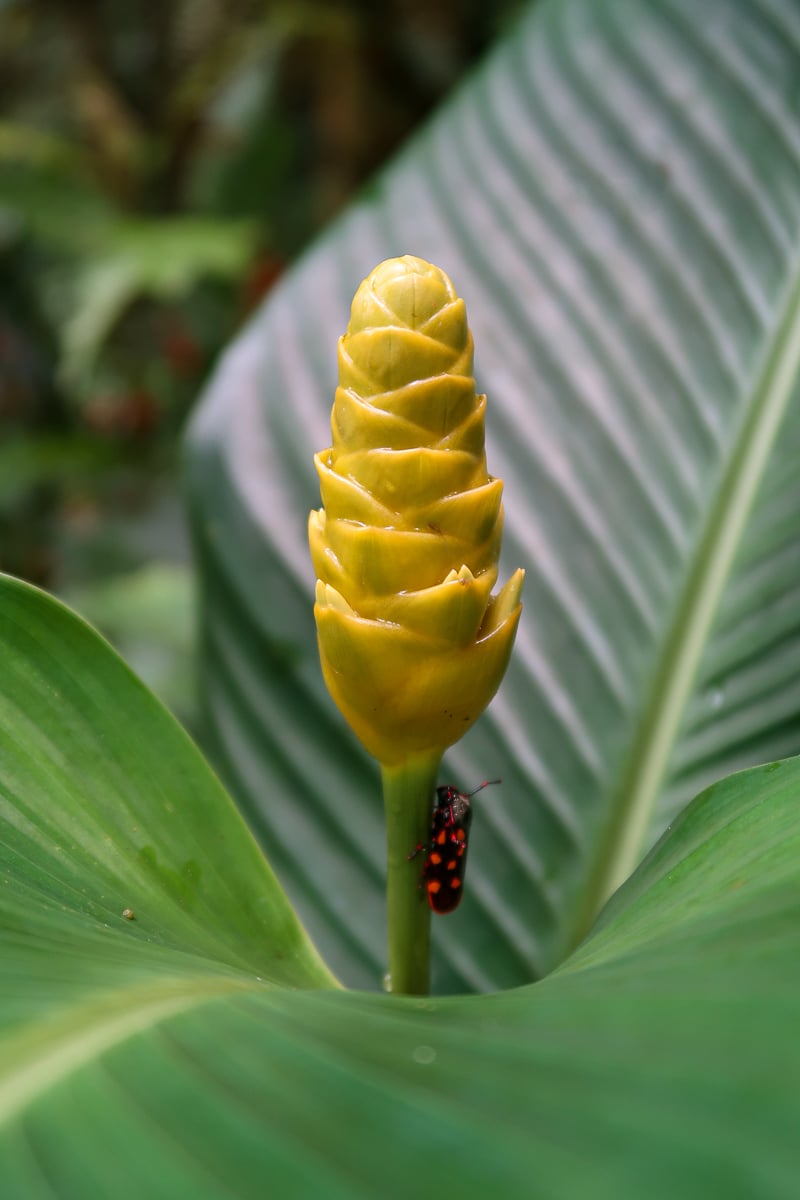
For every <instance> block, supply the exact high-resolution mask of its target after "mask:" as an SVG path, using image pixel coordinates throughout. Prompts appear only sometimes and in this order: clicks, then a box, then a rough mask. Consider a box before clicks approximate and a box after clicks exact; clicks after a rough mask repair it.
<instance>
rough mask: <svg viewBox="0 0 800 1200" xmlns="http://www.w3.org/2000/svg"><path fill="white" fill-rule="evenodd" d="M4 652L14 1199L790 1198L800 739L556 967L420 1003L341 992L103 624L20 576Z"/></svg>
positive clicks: (1, 922) (6, 1051) (736, 788)
mask: <svg viewBox="0 0 800 1200" xmlns="http://www.w3.org/2000/svg"><path fill="white" fill-rule="evenodd" d="M0 662H2V666H3V670H2V672H1V673H0V731H1V732H0V737H1V738H2V742H1V743H0V751H1V752H0V812H1V813H2V822H0V1162H1V1163H2V1176H3V1196H4V1197H7V1198H8V1200H45V1198H46V1200H52V1198H56V1200H77V1198H78V1197H80V1200H106V1197H108V1196H111V1195H113V1196H116V1197H120V1198H121V1200H127V1198H128V1197H141V1196H148V1197H150V1196H152V1197H158V1198H160V1197H178V1196H188V1195H191V1196H193V1197H198V1198H200V1200H227V1198H228V1197H231V1196H236V1197H240V1198H242V1200H246V1198H248V1197H253V1198H255V1197H262V1196H263V1195H264V1192H265V1189H268V1190H269V1191H270V1192H271V1193H272V1194H275V1195H278V1196H282V1197H293V1196H298V1197H299V1196H309V1195H324V1196H326V1197H334V1198H336V1200H340V1198H341V1200H354V1198H355V1200H358V1198H360V1197H364V1200H367V1198H370V1200H371V1198H372V1197H375V1196H386V1197H390V1198H393V1197H398V1198H399V1197H403V1196H407V1195H409V1194H414V1195H417V1196H424V1197H427V1196H430V1197H437V1196H441V1195H442V1194H445V1193H447V1194H452V1193H455V1194H457V1195H459V1196H461V1197H464V1198H465V1200H471V1198H472V1197H476V1198H477V1197H484V1196H485V1195H486V1194H487V1192H493V1193H502V1195H503V1196H504V1197H508V1198H509V1200H516V1198H517V1197H519V1198H520V1200H522V1198H523V1197H524V1198H525V1200H527V1198H528V1197H530V1196H531V1195H532V1194H534V1195H547V1196H549V1197H553V1200H562V1198H563V1200H572V1198H573V1197H575V1196H592V1197H609V1198H610V1197H615V1198H616V1200H620V1198H621V1200H639V1198H640V1197H641V1196H642V1195H647V1196H649V1197H652V1198H653V1200H662V1198H663V1200H667V1198H670V1200H671V1198H672V1197H674V1196H675V1195H681V1196H686V1197H695V1196H696V1197H701V1196H702V1197H703V1198H704V1200H716V1198H717V1197H719V1198H720V1200H722V1198H723V1197H724V1198H725V1200H730V1198H734V1200H737V1198H739V1197H742V1198H744V1197H749V1196H753V1195H758V1196H764V1197H770V1198H772V1197H775V1198H780V1197H787V1200H788V1197H791V1196H793V1195H794V1191H795V1189H796V1181H797V1172H798V1166H799V1165H800V1163H799V1162H798V1152H797V1141H796V1128H797V1123H798V1120H800V1101H799V1100H798V1097H800V1086H799V1085H800V1048H798V1040H797V1037H796V1014H797V995H798V990H799V989H800V886H798V885H799V884H800V867H798V863H800V809H799V808H798V804H797V798H798V795H799V794H800V760H797V759H795V760H790V761H785V762H780V763H775V764H772V765H770V766H767V767H763V768H758V769H755V770H753V771H750V772H745V773H742V774H738V775H735V776H733V777H731V778H730V779H728V780H726V781H724V782H722V783H719V784H717V785H715V786H714V787H712V788H711V789H710V790H709V791H708V792H706V793H705V794H704V795H702V796H700V797H699V798H698V799H697V801H695V802H694V803H693V804H692V805H690V807H689V808H688V809H687V810H686V812H685V813H683V814H682V815H681V817H680V818H678V820H677V821H676V822H675V824H674V826H673V828H672V829H670V831H669V832H668V833H667V834H666V835H665V837H664V838H663V839H662V841H661V842H660V843H659V844H658V845H657V846H656V848H655V849H654V851H653V852H652V853H651V855H650V856H649V857H648V858H647V860H646V861H645V862H644V864H643V865H642V866H641V867H640V869H639V870H638V871H637V872H636V873H635V875H634V876H633V877H632V879H631V880H630V881H629V883H628V884H627V885H626V886H625V887H624V888H623V889H622V890H621V891H620V892H619V893H618V895H617V896H616V897H615V899H614V900H613V901H612V903H611V904H610V905H609V907H608V908H607V910H606V912H605V913H604V914H603V916H602V918H601V920H600V922H599V924H598V927H597V929H596V930H595V932H594V933H593V934H592V936H591V937H590V938H589V939H588V940H587V941H586V942H585V943H584V945H583V946H582V947H581V948H580V949H579V950H578V951H577V952H576V953H575V954H574V955H573V956H572V957H571V958H570V959H568V960H567V961H566V962H565V963H564V964H563V965H562V967H561V968H560V969H559V970H558V971H556V972H555V973H553V974H552V975H551V976H550V977H548V979H546V980H544V981H543V982H541V983H539V984H536V985H533V986H529V987H525V988H520V989H515V990H512V991H509V992H507V993H504V994H497V995H492V996H471V997H457V998H450V999H431V1000H417V1001H414V1000H399V999H396V998H393V997H386V996H377V995H369V994H364V993H361V994H358V993H344V992H342V991H339V990H337V989H335V988H333V987H331V986H330V984H331V981H330V979H329V977H328V976H327V974H326V972H325V971H324V969H323V968H322V967H321V965H320V964H319V962H318V961H317V960H316V958H315V957H314V954H313V951H312V950H311V948H310V947H309V945H308V943H307V942H306V941H305V939H304V938H303V936H302V933H301V931H299V929H298V928H297V926H296V924H295V923H294V922H293V920H292V918H291V914H290V912H289V911H288V909H287V907H286V905H285V902H284V901H283V898H282V897H281V895H280V894H279V893H278V892H277V890H276V888H275V885H274V880H273V878H272V876H271V873H270V872H269V870H268V868H267V867H266V866H265V864H264V863H263V862H262V861H261V860H260V858H259V856H258V854H257V852H256V851H255V848H254V846H253V843H252V841H251V840H250V839H249V837H248V835H247V833H246V832H245V830H244V829H243V827H242V825H241V821H240V819H239V817H238V815H237V814H236V812H235V810H234V808H233V806H232V804H231V803H230V802H229V800H228V799H227V797H226V796H225V795H224V793H223V792H222V791H221V789H220V788H219V786H218V785H217V783H216V782H215V781H214V779H213V777H212V776H211V774H210V772H209V771H208V769H207V768H206V767H205V766H204V764H203V763H202V761H201V760H200V759H199V757H198V755H197V753H196V752H195V750H194V749H193V748H192V746H191V745H190V743H189V742H188V741H187V740H186V738H185V737H184V735H183V734H182V733H181V732H180V730H179V729H178V727H177V726H176V725H175V723H174V722H173V720H172V718H171V717H170V716H169V715H168V714H167V713H166V711H165V710H164V709H162V708H161V706H160V705H158V703H157V702H156V701H154V700H153V699H152V697H150V696H149V695H148V694H147V693H146V692H145V691H144V689H143V688H142V687H141V685H140V684H139V683H138V682H137V681H136V680H135V678H134V677H133V676H132V675H131V674H130V673H129V672H128V670H127V669H126V668H125V667H124V665H123V664H122V663H121V662H120V660H119V659H118V658H117V657H116V655H115V654H114V653H113V652H112V651H111V650H110V649H109V648H108V646H107V645H106V644H105V643H103V642H102V641H101V640H100V639H99V638H98V637H97V636H96V635H94V634H93V633H92V632H91V631H90V630H89V629H88V628H87V627H86V626H85V625H84V624H83V623H82V622H81V621H80V620H79V619H78V618H76V617H74V616H73V615H72V614H70V613H69V612H68V611H67V610H66V609H64V608H63V607H62V606H61V605H59V604H57V603H56V602H54V601H52V600H50V599H48V598H47V597H44V596H43V595H42V594H41V593H38V592H35V591H34V590H33V589H29V588H26V587H24V586H23V585H19V584H16V583H13V582H9V581H7V580H2V581H0ZM148 847H149V848H150V849H151V850H152V853H149V852H148ZM192 864H194V865H192ZM123 906H126V907H127V906H135V913H134V919H133V920H126V919H125V918H123V916H122V907H123Z"/></svg>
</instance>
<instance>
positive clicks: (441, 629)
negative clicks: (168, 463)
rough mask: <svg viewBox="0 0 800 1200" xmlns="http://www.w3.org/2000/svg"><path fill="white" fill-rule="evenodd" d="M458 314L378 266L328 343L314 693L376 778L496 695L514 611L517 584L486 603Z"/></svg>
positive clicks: (496, 507)
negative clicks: (344, 724)
mask: <svg viewBox="0 0 800 1200" xmlns="http://www.w3.org/2000/svg"><path fill="white" fill-rule="evenodd" d="M472 353H473V350H472V336H471V334H470V331H469V328H468V325H467V318H466V311H465V306H464V302H463V300H461V299H460V298H459V297H458V296H457V295H456V292H455V289H454V288H453V285H452V283H451V282H450V280H449V279H448V277H447V275H445V273H444V272H443V271H441V270H439V269H438V268H437V267H434V266H432V265H431V264H430V263H427V262H424V261H423V260H422V259H418V258H413V257H411V256H406V257H404V258H397V259H389V260H387V261H386V262H384V263H381V264H380V266H378V267H377V268H376V269H375V270H374V271H373V272H372V274H371V275H370V276H369V277H368V278H367V279H365V280H364V282H363V283H362V284H361V286H360V287H359V289H358V291H357V292H356V295H355V298H354V300H353V305H352V310H351V315H350V322H349V325H348V327H347V332H346V334H345V335H344V337H343V338H341V339H340V342H339V386H338V388H337V389H336V396H335V400H334V405H333V413H332V418H331V429H332V445H331V446H330V447H329V448H328V449H327V450H324V451H323V452H322V453H320V454H318V455H316V458H315V463H316V467H317V471H318V473H319V477H320V490H321V495H322V505H323V507H322V508H321V509H320V510H318V511H315V512H312V513H311V517H310V521H309V541H310V546H311V557H312V561H313V564H314V568H315V571H316V574H317V580H318V582H317V590H316V604H315V608H314V613H315V617H316V621H317V632H318V638H319V648H320V657H321V661H322V669H323V673H324V676H325V680H326V683H327V685H328V688H329V689H330V692H331V695H332V696H333V698H334V700H335V701H336V703H337V704H338V706H339V708H340V709H341V711H342V713H343V714H344V716H345V717H346V718H347V720H348V721H349V723H350V724H351V726H352V727H353V729H354V730H355V732H356V733H357V735H358V736H359V738H360V739H361V741H362V742H363V743H364V745H365V746H366V747H367V749H368V750H369V751H370V752H371V753H372V754H373V755H375V757H376V758H378V759H379V761H380V762H382V763H383V764H385V765H395V764H397V763H400V762H402V761H404V760H406V759H408V758H412V757H414V756H416V755H420V754H429V753H431V752H432V751H435V750H437V749H438V750H444V749H445V748H446V747H447V746H449V745H451V744H452V743H453V742H455V741H457V740H458V739H459V738H460V737H461V736H462V735H463V734H464V733H465V732H466V730H467V729H468V728H469V726H470V725H471V724H472V723H473V721H474V720H475V719H476V718H477V717H478V716H479V715H480V713H481V712H482V711H483V709H484V708H485V707H486V705H487V704H488V702H489V700H490V699H491V697H492V696H493V695H494V693H495V691H496V690H497V687H498V685H499V683H500V680H501V679H502V676H503V672H504V671H505V668H506V664H507V662H508V657H509V654H510V652H511V646H512V643H513V639H514V633H515V631H516V626H517V623H518V620H519V615H520V611H521V605H520V599H519V597H520V592H521V590H522V580H523V572H522V571H517V572H516V573H515V574H514V576H513V577H512V579H511V580H510V581H509V583H508V584H507V585H506V587H505V588H504V589H503V590H502V592H500V594H499V595H498V596H492V595H491V591H492V588H493V586H494V584H495V582H496V580H497V561H498V556H499V553H500V540H501V535H502V524H503V505H502V491H503V485H502V482H501V481H500V480H499V479H493V478H492V477H491V476H490V475H489V474H488V472H487V469H486V457H485V453H484V410H485V404H486V397H485V396H479V395H477V393H476V391H475V381H474V378H473V374H472Z"/></svg>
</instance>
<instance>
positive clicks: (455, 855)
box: [408, 779, 500, 915]
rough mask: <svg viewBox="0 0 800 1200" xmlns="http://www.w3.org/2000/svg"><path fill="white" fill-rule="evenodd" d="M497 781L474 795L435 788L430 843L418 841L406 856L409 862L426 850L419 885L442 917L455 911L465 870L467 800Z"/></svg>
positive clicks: (469, 813)
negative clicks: (411, 851)
mask: <svg viewBox="0 0 800 1200" xmlns="http://www.w3.org/2000/svg"><path fill="white" fill-rule="evenodd" d="M499 782H500V780H499V779H485V780H484V781H483V783H482V784H481V785H480V787H476V788H475V791H473V792H460V791H459V790H458V788H455V787H453V786H452V784H449V783H448V784H444V785H443V786H442V787H437V789H436V801H435V803H434V806H433V815H432V817H431V840H430V842H429V843H428V844H427V845H425V844H424V843H422V842H420V843H419V845H417V846H416V847H415V848H414V851H413V853H411V854H409V856H408V857H409V860H411V859H412V858H416V857H417V855H418V854H420V853H421V852H422V851H423V850H425V851H427V856H426V858H425V862H424V863H423V865H422V885H423V886H424V888H425V891H426V893H427V896H428V904H430V906H431V908H432V909H433V911H434V912H435V913H439V914H440V915H444V914H445V913H451V912H453V910H454V909H456V908H458V905H459V903H460V901H461V893H462V892H463V890H464V873H465V871H466V869H467V846H468V845H469V827H470V825H471V824H472V805H471V804H470V800H471V799H472V797H473V796H474V795H475V793H476V792H480V791H482V790H483V788H485V787H489V785H490V784H492V783H499Z"/></svg>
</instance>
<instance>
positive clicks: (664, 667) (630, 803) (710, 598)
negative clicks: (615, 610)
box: [569, 264, 800, 947]
mask: <svg viewBox="0 0 800 1200" xmlns="http://www.w3.org/2000/svg"><path fill="white" fill-rule="evenodd" d="M798 371H800V264H796V265H795V269H794V274H793V278H792V280H791V284H790V286H788V287H787V298H786V301H785V303H784V306H783V313H782V316H781V318H780V320H779V321H778V323H777V326H776V332H775V336H774V337H773V339H772V342H771V345H770V346H769V349H768V352H767V353H766V355H765V357H764V360H763V366H762V369H761V371H760V373H759V374H758V375H757V376H756V378H755V379H754V381H753V387H752V398H751V400H750V403H749V405H748V408H747V411H746V413H745V416H744V419H743V421H742V423H741V426H740V430H739V435H738V437H737V439H736V442H735V444H734V445H733V448H732V451H731V455H730V461H729V463H728V466H727V469H726V470H725V471H724V473H723V475H722V478H721V481H720V485H719V488H718V489H717V493H716V497H715V500H714V503H713V504H712V506H711V508H710V510H709V513H708V519H707V521H706V524H705V528H704V531H703V533H702V536H701V537H700V538H699V539H698V542H697V547H696V550H695V553H694V558H693V560H692V563H691V567H690V569H689V572H688V574H687V577H686V583H685V586H684V588H683V591H682V593H681V595H680V598H679V602H678V605H677V609H676V611H675V616H674V619H673V622H672V626H671V628H670V632H669V635H668V636H667V638H666V639H665V641H664V643H663V647H662V650H661V654H660V656H659V659H658V662H657V664H656V668H655V671H654V674H653V685H652V688H651V690H650V694H649V697H648V699H647V702H646V703H645V705H644V707H643V709H642V718H641V720H640V723H639V726H638V729H637V731H636V734H635V737H634V738H633V740H632V743H631V750H630V753H629V756H628V758H627V762H626V764H625V766H624V768H623V771H622V773H621V778H620V782H619V784H618V786H617V788H616V791H615V793H614V800H613V804H612V807H611V813H610V816H609V819H608V822H607V825H606V828H605V831H604V833H603V835H602V836H601V837H600V838H599V839H598V843H597V853H596V857H595V860H594V864H593V866H592V868H591V869H590V871H589V873H588V876H587V884H586V888H585V890H584V893H583V896H582V900H581V901H580V902H579V904H578V906H577V908H576V920H575V921H574V924H573V928H572V930H571V936H570V939H569V946H570V947H572V946H575V945H577V943H578V942H580V941H581V940H582V938H583V937H584V936H585V935H586V933H587V932H588V930H589V929H590V928H591V926H592V924H593V922H594V919H595V917H596V916H597V913H598V912H599V910H600V908H601V907H602V906H603V904H604V903H605V902H606V900H607V899H608V897H609V896H610V895H611V894H612V893H613V892H614V891H616V889H617V888H618V887H619V886H620V885H621V884H622V883H624V881H625V880H626V879H627V878H628V876H629V875H630V874H631V872H632V871H633V869H634V868H635V867H636V865H637V864H638V862H639V860H640V858H641V853H642V848H643V845H644V841H645V838H646V835H647V831H648V829H649V827H650V822H651V818H652V814H653V810H654V808H655V804H656V801H657V799H658V796H659V792H660V789H661V784H662V782H663V779H664V776H665V773H666V770H667V765H668V762H669V758H670V755H671V752H672V749H673V747H674V745H675V741H676V738H677V735H678V731H679V729H680V725H681V721H682V718H683V715H684V712H685V710H686V705H687V702H688V700H689V697H690V694H691V691H692V687H693V684H694V681H695V678H696V675H697V670H698V668H699V665H700V661H701V658H702V655H703V651H704V649H705V647H706V644H707V640H708V634H709V631H710V629H711V626H712V623H713V621H714V617H715V615H716V613H717V610H718V607H719V602H720V599H721V597H722V594H723V591H724V588H725V585H726V583H727V581H728V579H729V577H730V573H731V569H732V566H733V562H734V559H735V557H736V552H737V550H738V549H739V545H740V543H741V538H742V534H743V531H744V529H745V527H746V524H747V519H748V516H749V514H750V511H751V508H752V505H753V502H754V500H755V497H756V493H757V491H758V487H759V485H760V483H761V481H762V479H763V476H764V472H765V469H766V466H767V463H768V461H769V457H770V453H771V451H772V447H773V445H774V442H775V438H776V437H777V434H778V431H779V429H780V427H781V423H782V421H783V417H784V415H785V413H786V409H787V406H788V404H789V400H790V398H791V395H792V390H793V387H794V384H795V381H796V378H797V374H798Z"/></svg>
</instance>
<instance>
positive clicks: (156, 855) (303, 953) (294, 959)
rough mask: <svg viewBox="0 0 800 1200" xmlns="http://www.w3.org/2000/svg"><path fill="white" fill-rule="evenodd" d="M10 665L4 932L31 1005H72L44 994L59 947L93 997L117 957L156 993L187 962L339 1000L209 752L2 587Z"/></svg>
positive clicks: (18, 590) (46, 608) (3, 722)
mask: <svg viewBox="0 0 800 1200" xmlns="http://www.w3.org/2000/svg"><path fill="white" fill-rule="evenodd" d="M0 663H2V670H0V804H2V810H0V811H2V826H1V827H0V829H1V832H0V873H1V874H2V877H3V879H4V881H5V882H6V885H7V886H6V887H5V889H4V918H3V927H4V929H5V930H6V932H8V931H10V930H15V931H17V933H18V938H19V945H20V954H22V955H23V956H25V972H26V973H27V974H28V975H29V977H30V978H29V986H30V989H31V993H32V997H33V999H32V1003H34V1004H35V1005H37V1006H38V1005H39V1004H42V1005H47V1006H50V1005H52V1004H54V1003H56V1004H57V1003H58V1002H59V1000H61V999H63V997H60V996H59V995H58V994H57V992H56V991H54V990H53V989H52V988H49V987H47V986H46V983H47V981H48V979H49V978H50V972H51V970H52V967H51V964H50V961H49V953H50V952H51V951H52V950H53V948H54V946H55V945H57V944H58V941H59V939H61V938H66V939H69V940H70V941H71V943H72V958H71V959H70V961H69V963H68V964H65V966H68V967H69V971H68V974H69V977H70V978H67V977H65V978H64V980H63V983H64V986H65V987H67V988H69V987H70V986H72V984H74V985H75V986H77V988H78V990H79V991H83V989H84V988H85V986H86V984H87V981H88V979H89V978H91V979H92V981H93V983H94V986H95V987H98V988H102V987H105V986H106V985H105V982H104V981H105V979H106V978H107V976H108V973H109V963H108V959H107V953H108V954H113V953H115V950H114V947H115V946H117V945H122V946H130V947H132V949H131V950H130V952H129V954H124V955H123V959H125V960H128V959H129V960H130V962H131V964H136V963H139V964H140V967H139V968H137V969H139V970H141V972H142V973H143V976H144V977H145V978H147V977H148V976H149V975H150V973H151V972H152V971H153V970H156V972H157V973H158V972H160V970H161V964H162V963H163V962H164V954H165V953H166V952H167V951H173V950H175V949H176V948H179V949H180V951H181V953H182V954H188V955H192V956H194V957H195V958H196V959H197V960H199V961H200V962H201V963H203V964H204V965H203V968H202V969H203V971H204V972H205V971H206V970H207V963H205V960H211V962H212V963H214V964H217V965H218V966H221V967H228V968H229V969H234V970H237V971H243V970H244V971H247V972H250V973H251V974H253V975H256V974H257V975H259V976H262V977H263V978H265V979H269V980H272V981H273V982H275V981H279V980H287V981H291V982H293V983H294V984H295V985H300V984H306V985H310V986H313V985H314V984H316V985H330V983H331V982H332V981H331V978H330V976H329V975H328V973H327V972H326V971H325V969H324V967H323V966H322V964H321V962H320V961H319V959H318V957H317V955H316V952H315V951H314V948H313V947H312V946H311V944H310V943H309V942H308V940H307V938H306V936H305V933H304V931H303V930H302V928H301V927H300V925H299V923H298V922H297V920H296V918H295V916H294V914H293V912H292V911H291V908H290V907H289V905H288V902H287V901H286V898H285V896H284V895H283V893H282V892H281V890H280V888H279V886H278V884H277V881H276V880H275V877H274V876H273V874H272V872H271V871H270V869H269V867H268V866H267V864H266V862H265V861H264V859H263V857H262V856H261V854H260V852H259V850H258V847H257V846H256V844H255V842H254V841H253V839H252V837H251V836H250V834H249V832H248V831H247V829H246V828H245V826H244V824H243V822H242V820H241V817H240V816H239V814H238V813H237V812H236V810H235V808H234V807H233V805H232V803H231V801H230V800H229V798H228V797H227V796H226V795H225V793H224V792H223V790H222V788H221V787H220V785H219V783H218V781H217V780H216V779H215V777H214V776H213V774H212V773H211V771H210V770H209V769H208V767H207V766H206V764H205V763H204V762H203V759H202V758H201V756H200V754H199V753H198V751H197V750H196V749H195V748H194V746H193V745H192V743H191V742H190V741H189V739H188V738H187V737H186V735H185V734H184V733H183V731H182V730H181V729H180V727H179V726H178V725H177V724H176V722H175V721H174V720H173V718H172V717H170V716H169V714H168V713H167V712H166V710H165V709H163V708H162V707H161V705H160V704H159V703H158V702H157V701H156V700H155V699H154V698H153V697H152V696H151V695H150V694H149V693H148V692H147V691H146V689H145V688H144V687H143V686H142V685H141V684H140V683H139V682H138V680H137V679H136V678H135V677H134V676H133V675H132V674H131V672H130V671H129V669H128V668H127V667H126V666H125V664H124V663H123V662H122V660H121V659H119V658H118V657H117V655H116V654H114V653H113V651H111V650H110V648H109V647H108V645H107V644H106V643H105V642H103V641H102V639H101V638H100V637H98V635H97V634H96V633H95V632H94V631H93V630H92V629H90V627H89V626H87V625H85V624H84V623H83V622H82V621H80V620H79V619H78V618H77V617H75V616H74V615H73V614H71V613H70V612H69V610H67V609H65V608H64V607H63V605H61V604H59V603H58V602H57V601H55V600H53V599H52V598H50V597H48V596H46V595H45V594H44V593H42V592H38V591H36V590H35V589H33V588H29V587H26V586H25V585H24V584H21V583H17V582H15V581H14V580H11V579H8V578H7V577H5V576H4V577H2V581H0ZM126 910H129V911H130V912H132V913H133V918H132V919H127V918H126V917H124V916H123V913H124V912H125V911H126ZM115 939H121V940H120V941H119V942H118V941H116V940H115ZM106 946H108V952H106V950H105V947H106ZM6 969H8V970H10V971H12V972H13V971H14V969H15V967H14V964H13V963H12V962H10V961H9V960H8V959H7V958H6V957H3V958H0V975H2V974H3V973H4V972H5V971H6ZM192 969H193V970H196V969H197V967H196V965H195V966H194V967H193V968H192ZM178 973H179V974H180V970H179V971H178ZM12 978H13V975H12Z"/></svg>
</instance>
